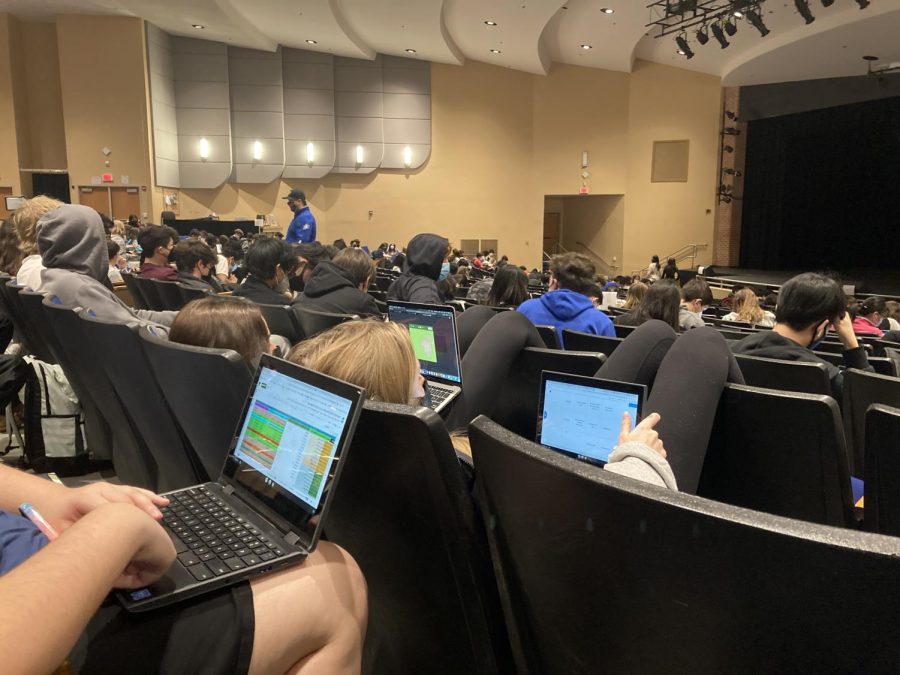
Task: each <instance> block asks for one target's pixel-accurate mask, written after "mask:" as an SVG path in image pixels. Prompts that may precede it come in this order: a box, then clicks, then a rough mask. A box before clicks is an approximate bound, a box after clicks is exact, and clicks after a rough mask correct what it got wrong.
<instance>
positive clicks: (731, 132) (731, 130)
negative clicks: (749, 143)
mask: <svg viewBox="0 0 900 675" xmlns="http://www.w3.org/2000/svg"><path fill="white" fill-rule="evenodd" d="M722 133H723V134H725V135H726V136H740V135H741V130H740V129H738V128H737V127H725V130H724V131H722Z"/></svg>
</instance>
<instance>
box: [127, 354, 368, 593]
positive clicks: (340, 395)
mask: <svg viewBox="0 0 900 675" xmlns="http://www.w3.org/2000/svg"><path fill="white" fill-rule="evenodd" d="M364 397H365V394H364V391H363V390H362V389H360V388H359V387H356V386H353V385H351V384H347V383H346V382H341V381H340V380H335V379H334V378H331V377H327V376H325V375H321V374H319V373H315V372H313V371H311V370H308V369H306V368H302V367H301V366H298V365H295V364H293V363H289V362H287V361H283V360H281V359H277V358H275V357H272V356H269V355H264V356H263V357H262V360H261V362H260V366H259V369H258V370H257V373H256V377H255V378H254V380H253V386H252V387H251V388H250V393H249V395H248V398H247V403H246V405H245V406H244V413H243V415H242V416H241V421H240V423H239V424H238V427H237V431H236V433H235V437H234V439H233V441H232V444H231V449H230V451H229V453H228V457H227V459H226V460H225V466H224V468H223V470H222V475H221V476H220V477H219V480H218V481H216V482H213V483H205V484H203V485H195V486H193V487H189V488H184V489H182V490H176V491H174V492H169V493H167V494H166V496H167V497H168V498H169V500H170V501H171V503H170V504H169V506H167V507H166V508H164V509H163V527H165V528H166V531H167V532H168V533H169V536H170V537H171V538H172V541H173V543H174V544H175V550H176V552H177V554H178V557H177V559H176V560H175V562H174V563H173V564H172V566H171V567H170V568H169V570H168V571H167V572H166V574H165V576H163V578H162V579H160V580H159V581H157V582H156V583H154V584H152V585H151V586H148V587H147V588H140V589H137V590H129V591H119V592H118V596H119V600H120V601H121V602H122V604H123V605H124V606H125V608H126V609H128V610H130V611H144V610H148V609H154V608H156V607H162V606H164V605H169V604H172V603H174V602H178V601H180V600H182V599H185V598H190V597H193V596H196V595H200V594H203V593H208V592H209V591H212V590H215V589H218V588H221V587H223V586H228V585H230V584H234V583H236V582H238V581H241V580H242V579H246V578H247V577H251V576H255V575H258V574H263V573H266V572H270V571H273V570H276V569H279V568H282V567H285V566H288V565H292V564H297V563H300V562H302V561H303V560H304V559H305V558H306V556H307V555H308V554H309V553H311V552H312V551H313V550H314V549H315V547H316V544H317V542H318V540H319V535H320V534H321V532H322V526H323V523H324V521H325V518H326V517H327V514H328V507H329V505H330V504H331V499H332V496H333V494H334V487H335V484H336V483H337V479H338V476H339V475H340V471H341V467H342V466H343V460H344V457H345V454H346V452H347V449H348V448H349V446H350V441H351V439H352V438H353V432H354V430H355V429H356V423H357V421H358V419H359V414H360V410H361V409H362V402H363V399H364Z"/></svg>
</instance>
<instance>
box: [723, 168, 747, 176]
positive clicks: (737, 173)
mask: <svg viewBox="0 0 900 675" xmlns="http://www.w3.org/2000/svg"><path fill="white" fill-rule="evenodd" d="M722 172H723V173H724V174H725V175H726V176H734V177H735V178H740V177H741V176H743V175H744V174H742V173H741V172H740V171H735V170H734V169H723V170H722Z"/></svg>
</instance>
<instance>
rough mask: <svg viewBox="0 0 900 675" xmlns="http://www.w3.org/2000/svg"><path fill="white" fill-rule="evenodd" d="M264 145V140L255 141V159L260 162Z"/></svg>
mask: <svg viewBox="0 0 900 675" xmlns="http://www.w3.org/2000/svg"><path fill="white" fill-rule="evenodd" d="M262 153H263V146H262V141H253V161H254V162H258V161H259V160H261V159H262Z"/></svg>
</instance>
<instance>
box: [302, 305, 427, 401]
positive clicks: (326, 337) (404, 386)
mask: <svg viewBox="0 0 900 675" xmlns="http://www.w3.org/2000/svg"><path fill="white" fill-rule="evenodd" d="M288 360H289V361H293V362H294V363H299V364H300V365H301V366H305V367H307V368H311V369H312V370H315V371H318V372H320V373H323V374H325V375H330V376H331V377H336V378H338V379H339V380H345V381H347V382H351V383H352V384H355V385H357V386H359V387H363V388H364V389H365V390H366V392H367V394H368V396H369V398H370V399H373V400H375V401H383V402H385V403H405V404H408V403H409V402H410V398H411V396H410V395H411V387H412V383H413V379H414V378H415V377H416V376H417V374H418V372H419V361H418V360H417V359H416V355H415V353H414V352H413V348H412V343H411V342H410V341H409V334H408V333H407V332H406V329H405V328H404V327H403V326H401V325H399V324H396V323H385V322H383V321H378V320H376V319H367V320H364V321H347V322H345V323H342V324H340V325H337V326H335V327H334V328H331V329H330V330H327V331H325V332H324V333H319V334H318V335H316V336H315V337H312V338H310V339H308V340H304V341H303V342H300V343H298V344H297V345H295V346H294V348H293V349H292V350H291V351H290V353H289V354H288Z"/></svg>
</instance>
